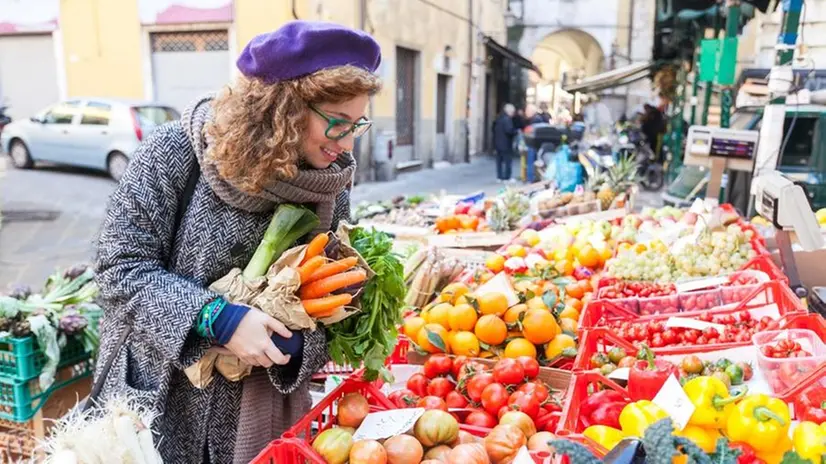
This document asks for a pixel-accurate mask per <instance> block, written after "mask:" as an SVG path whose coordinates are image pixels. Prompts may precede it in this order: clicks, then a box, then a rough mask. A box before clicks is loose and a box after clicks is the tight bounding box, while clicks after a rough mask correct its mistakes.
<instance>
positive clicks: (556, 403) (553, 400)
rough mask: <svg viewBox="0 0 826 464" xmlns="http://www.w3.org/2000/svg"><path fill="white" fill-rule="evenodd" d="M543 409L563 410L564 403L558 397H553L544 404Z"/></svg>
mask: <svg viewBox="0 0 826 464" xmlns="http://www.w3.org/2000/svg"><path fill="white" fill-rule="evenodd" d="M542 409H544V410H546V411H548V412H562V404H560V402H559V401H558V400H557V399H556V398H551V401H548V402H547V403H545V404H544V405H542Z"/></svg>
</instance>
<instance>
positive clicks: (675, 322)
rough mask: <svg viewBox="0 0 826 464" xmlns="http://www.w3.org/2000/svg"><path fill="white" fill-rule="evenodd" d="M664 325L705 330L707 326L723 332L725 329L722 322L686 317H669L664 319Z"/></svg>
mask: <svg viewBox="0 0 826 464" xmlns="http://www.w3.org/2000/svg"><path fill="white" fill-rule="evenodd" d="M665 327H666V328H668V329H670V328H674V327H679V328H681V329H694V330H706V329H708V328H709V327H710V328H713V329H716V330H717V331H718V332H720V333H723V332H724V331H725V330H726V326H724V325H723V324H715V323H713V322H705V321H698V320H697V319H690V318H687V317H669V318H668V320H667V321H665Z"/></svg>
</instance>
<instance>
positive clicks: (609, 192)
mask: <svg viewBox="0 0 826 464" xmlns="http://www.w3.org/2000/svg"><path fill="white" fill-rule="evenodd" d="M616 196H617V194H616V192H614V189H613V188H611V186H610V185H609V184H608V183H607V182H606V183H604V184H602V186H601V187H600V188H599V191H598V192H597V200H599V203H600V206H601V207H602V209H603V210H606V209H608V208H610V207H611V203H613V202H614V198H616Z"/></svg>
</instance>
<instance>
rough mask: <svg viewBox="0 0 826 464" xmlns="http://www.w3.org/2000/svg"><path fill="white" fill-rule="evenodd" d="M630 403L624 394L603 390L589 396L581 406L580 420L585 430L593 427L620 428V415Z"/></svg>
mask: <svg viewBox="0 0 826 464" xmlns="http://www.w3.org/2000/svg"><path fill="white" fill-rule="evenodd" d="M628 403H629V401H628V400H627V399H626V398H625V397H624V396H623V395H622V393H620V392H617V391H614V390H602V391H598V392H596V393H594V394H593V395H591V396H589V397H588V399H586V400H585V401H584V402H583V403H582V404H581V405H580V406H579V420H580V423H581V425H582V428H583V429H586V428H588V427H590V426H592V425H607V426H610V427H615V428H620V427H619V415H620V413H621V412H622V408H624V407H625V406H626V405H627V404H628Z"/></svg>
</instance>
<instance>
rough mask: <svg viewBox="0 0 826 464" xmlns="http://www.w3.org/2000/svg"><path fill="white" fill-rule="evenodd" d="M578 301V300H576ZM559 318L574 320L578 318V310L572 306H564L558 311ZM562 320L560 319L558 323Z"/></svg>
mask: <svg viewBox="0 0 826 464" xmlns="http://www.w3.org/2000/svg"><path fill="white" fill-rule="evenodd" d="M577 301H579V300H577ZM559 319H573V320H575V321H578V320H579V311H577V310H576V308H574V307H573V306H565V309H563V310H562V312H560V313H559ZM561 322H562V321H561V320H560V323H561Z"/></svg>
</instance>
